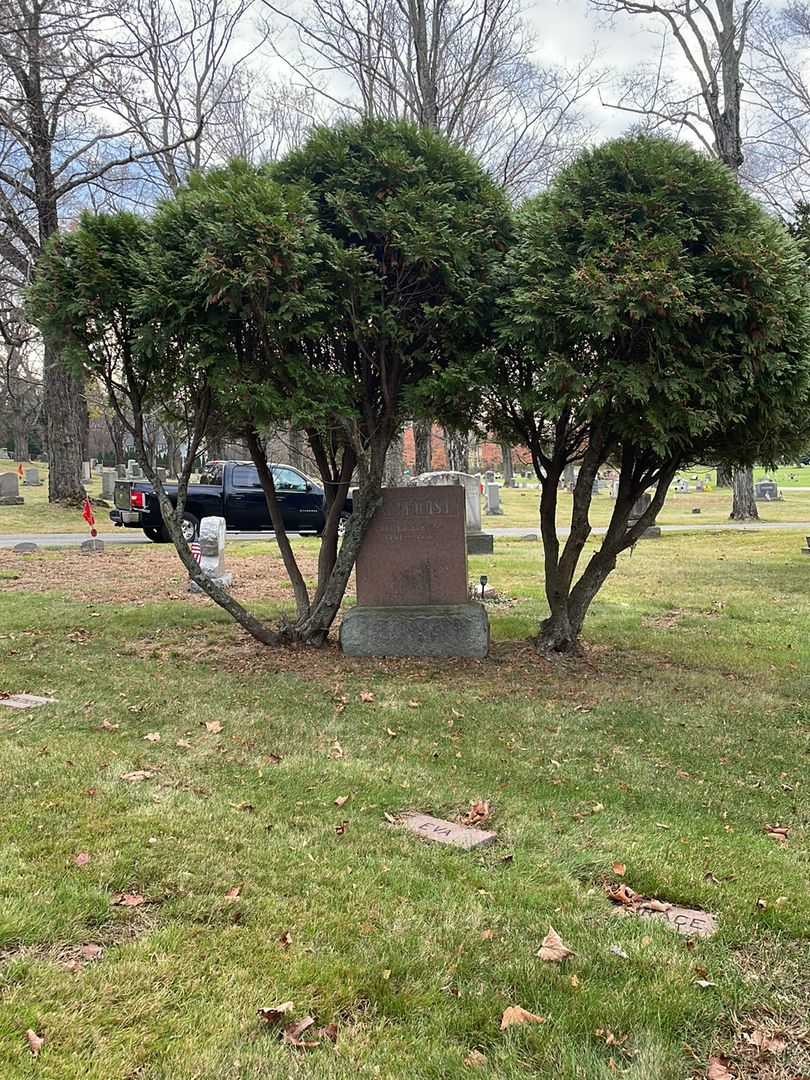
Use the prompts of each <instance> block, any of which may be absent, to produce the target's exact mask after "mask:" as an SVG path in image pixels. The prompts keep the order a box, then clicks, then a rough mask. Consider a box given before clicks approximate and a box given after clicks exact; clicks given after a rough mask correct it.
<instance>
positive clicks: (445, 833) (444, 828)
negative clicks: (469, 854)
mask: <svg viewBox="0 0 810 1080" xmlns="http://www.w3.org/2000/svg"><path fill="white" fill-rule="evenodd" d="M402 824H403V825H404V827H405V828H406V829H407V830H408V832H412V833H415V835H416V836H420V837H422V839H423V840H433V841H435V842H436V843H437V844H450V845H451V846H452V847H458V848H463V849H464V850H465V851H472V850H473V848H477V847H483V845H484V844H491V843H492V842H493V840H496V839H497V836H496V834H495V833H494V832H487V831H486V830H484V829H473V828H471V827H470V826H468V825H459V824H458V823H457V822H455V821H444V820H443V819H442V818H435V817H431V816H430V814H405V815H403V818H402Z"/></svg>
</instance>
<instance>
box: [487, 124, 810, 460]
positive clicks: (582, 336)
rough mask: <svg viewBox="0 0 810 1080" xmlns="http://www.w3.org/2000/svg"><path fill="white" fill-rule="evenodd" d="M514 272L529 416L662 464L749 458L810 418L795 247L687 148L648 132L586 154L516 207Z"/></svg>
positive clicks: (506, 329)
mask: <svg viewBox="0 0 810 1080" xmlns="http://www.w3.org/2000/svg"><path fill="white" fill-rule="evenodd" d="M507 277H508V292H507V293H506V296H505V299H504V302H503V306H502V310H503V315H504V321H503V326H502V341H503V343H504V344H506V345H508V346H510V347H512V349H513V363H514V367H513V369H512V371H511V372H508V373H506V374H507V379H506V386H507V387H508V390H509V391H517V390H518V389H520V391H521V393H522V395H523V396H522V398H521V401H520V406H519V411H520V413H521V414H524V415H525V414H527V413H529V414H532V415H533V416H535V417H537V416H538V415H539V416H542V417H544V418H546V419H548V420H550V421H556V420H557V419H558V418H559V417H560V416H562V415H563V414H565V413H566V412H570V413H571V414H572V421H573V422H575V423H576V422H579V423H582V424H587V425H597V426H598V427H599V428H600V430H601V432H602V433H603V435H604V437H605V439H606V441H607V443H608V444H610V445H611V446H613V447H615V448H618V447H621V446H622V445H624V444H627V443H632V444H634V445H636V446H638V447H639V448H641V449H643V450H645V451H647V450H648V451H651V452H652V453H653V455H654V456H656V457H657V458H660V459H666V458H668V457H670V456H672V455H681V456H685V457H692V458H700V459H701V460H706V459H708V460H712V459H724V460H729V461H733V462H736V463H741V464H742V463H750V462H753V461H757V460H759V461H770V460H772V459H774V458H775V457H778V456H779V455H780V454H783V453H785V452H787V451H788V450H789V449H790V447H791V446H793V445H796V444H797V443H800V442H801V432H802V430H803V429H804V430H806V429H807V427H808V425H810V408H808V386H809V385H810V364H808V349H809V347H810V322H809V321H808V276H807V272H806V268H805V265H804V263H803V260H802V257H801V254H800V251H799V250H798V248H797V245H796V244H795V243H794V242H793V241H792V240H791V238H790V237H789V236H788V234H787V232H786V230H785V229H784V228H783V227H782V226H781V224H780V223H779V222H777V221H775V220H774V219H772V218H770V217H768V216H767V215H766V214H765V213H764V211H763V210H762V209H761V208H760V207H759V206H758V205H757V204H756V203H755V202H754V201H753V199H751V198H750V197H749V196H748V195H747V194H746V193H745V192H744V191H743V190H742V189H741V188H740V187H739V185H738V184H737V183H736V181H735V179H734V177H733V175H732V174H731V172H730V171H729V170H728V169H726V168H725V166H723V165H722V164H720V163H719V162H717V161H713V160H710V159H709V158H707V157H705V156H703V155H701V154H699V153H698V152H697V151H695V150H694V149H692V148H691V147H689V146H686V145H684V144H681V143H677V142H673V141H671V140H668V139H663V138H657V137H656V138H652V137H649V136H639V137H633V138H623V139H619V140H616V141H615V142H612V143H608V144H605V145H603V146H600V147H598V148H597V149H595V150H592V151H588V152H586V153H583V154H582V155H581V156H580V157H579V159H578V160H577V161H576V162H575V163H574V164H573V165H571V166H570V167H569V168H568V169H566V170H564V171H563V172H562V173H561V174H560V175H559V177H558V178H557V179H556V180H555V182H554V183H553V184H552V186H551V188H550V189H549V190H548V191H547V192H546V193H544V194H542V195H540V196H538V197H537V198H535V199H533V200H530V201H529V202H528V203H527V204H526V205H525V207H524V208H523V210H522V212H521V214H520V218H519V222H518V242H517V244H516V246H515V247H514V249H513V250H512V251H511V252H510V255H509V258H508V271H507ZM502 374H503V373H502ZM502 415H503V413H502V410H501V409H500V408H496V409H495V410H493V418H494V419H497V418H498V417H500V416H502Z"/></svg>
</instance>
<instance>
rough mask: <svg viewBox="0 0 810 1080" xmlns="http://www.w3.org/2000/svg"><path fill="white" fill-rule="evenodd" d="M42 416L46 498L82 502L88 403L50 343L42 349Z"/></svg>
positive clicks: (66, 503) (75, 379)
mask: <svg viewBox="0 0 810 1080" xmlns="http://www.w3.org/2000/svg"><path fill="white" fill-rule="evenodd" d="M44 383H45V416H46V418H47V432H48V469H49V471H48V501H49V502H52V503H62V504H63V505H65V506H81V504H82V502H83V501H84V497H85V491H84V488H83V486H82V479H81V477H82V445H83V442H84V432H85V415H86V412H87V405H86V402H85V399H84V392H83V389H82V385H81V382H80V381H79V379H77V378H76V376H75V375H74V374H73V373H72V372H71V371H69V370H68V369H67V368H66V367H64V365H63V364H62V363H61V360H60V358H59V356H58V355H57V354H56V353H55V352H54V351H53V349H52V348H50V346H47V345H46V346H45V352H44Z"/></svg>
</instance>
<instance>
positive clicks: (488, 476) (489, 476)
mask: <svg viewBox="0 0 810 1080" xmlns="http://www.w3.org/2000/svg"><path fill="white" fill-rule="evenodd" d="M484 480H485V482H486V483H487V484H494V483H495V471H494V470H493V469H487V471H486V472H485V473H484Z"/></svg>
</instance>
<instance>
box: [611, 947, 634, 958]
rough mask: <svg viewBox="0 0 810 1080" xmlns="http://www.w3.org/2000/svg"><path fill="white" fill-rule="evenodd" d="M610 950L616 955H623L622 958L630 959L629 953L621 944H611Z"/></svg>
mask: <svg viewBox="0 0 810 1080" xmlns="http://www.w3.org/2000/svg"><path fill="white" fill-rule="evenodd" d="M610 951H611V953H612V954H613V955H614V956H619V957H621V959H622V960H629V959H630V957H629V956H628V955H627V953H626V952H625V951H624V949H623V948H622V947H621V945H611V946H610Z"/></svg>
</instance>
